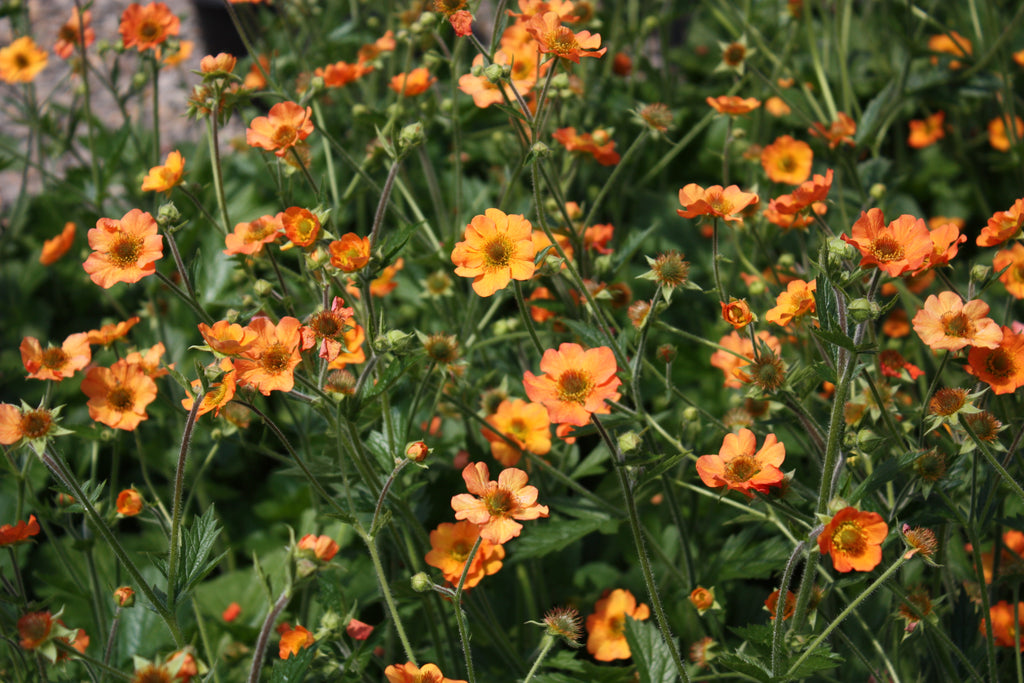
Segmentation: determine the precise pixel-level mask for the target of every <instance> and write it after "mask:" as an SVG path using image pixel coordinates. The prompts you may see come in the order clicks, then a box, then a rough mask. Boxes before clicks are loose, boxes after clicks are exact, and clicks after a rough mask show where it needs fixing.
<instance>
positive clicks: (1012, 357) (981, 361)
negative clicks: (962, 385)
mask: <svg viewBox="0 0 1024 683" xmlns="http://www.w3.org/2000/svg"><path fill="white" fill-rule="evenodd" d="M1002 330H1003V338H1002V340H1000V342H999V345H998V346H996V347H994V348H984V347H981V346H975V347H973V348H972V349H971V350H970V352H968V354H967V366H966V367H965V368H964V369H965V370H967V372H969V373H971V374H972V375H974V376H975V377H977V378H978V379H980V380H981V381H982V382H985V383H986V384H988V385H989V386H990V387H992V392H993V393H995V394H1012V393H1013V392H1015V391H1017V389H1019V388H1020V387H1022V386H1024V333H1015V332H1014V331H1013V329H1012V328H1009V327H1003V328H1002Z"/></svg>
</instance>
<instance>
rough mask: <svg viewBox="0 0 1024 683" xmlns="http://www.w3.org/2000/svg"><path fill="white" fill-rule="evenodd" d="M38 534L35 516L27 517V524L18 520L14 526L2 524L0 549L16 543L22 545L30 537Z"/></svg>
mask: <svg viewBox="0 0 1024 683" xmlns="http://www.w3.org/2000/svg"><path fill="white" fill-rule="evenodd" d="M38 533H39V522H37V521H36V516H35V515H29V516H28V522H23V521H20V520H19V521H18V523H17V524H15V525H14V526H11V525H10V524H4V525H3V526H0V548H2V547H4V546H8V545H15V544H17V543H23V542H25V541H27V540H28V539H29V537H30V536H35V535H37V534H38Z"/></svg>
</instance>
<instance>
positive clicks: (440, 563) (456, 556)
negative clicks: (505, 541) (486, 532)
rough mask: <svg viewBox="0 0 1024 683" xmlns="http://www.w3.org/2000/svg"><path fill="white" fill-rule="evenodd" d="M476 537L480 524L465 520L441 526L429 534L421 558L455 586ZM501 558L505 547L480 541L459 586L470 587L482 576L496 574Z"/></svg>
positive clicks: (460, 576) (478, 535) (503, 555)
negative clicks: (426, 548)
mask: <svg viewBox="0 0 1024 683" xmlns="http://www.w3.org/2000/svg"><path fill="white" fill-rule="evenodd" d="M479 537H480V525H479V524H473V523H472V522H468V521H461V522H456V523H455V524H448V523H444V524H440V525H438V527H437V528H436V529H434V530H433V531H431V532H430V552H428V553H427V555H426V557H425V558H423V559H424V561H425V562H426V563H427V564H429V565H430V566H431V567H436V568H437V569H440V570H441V573H442V574H444V580H445V581H447V582H448V583H450V584H452V585H453V586H457V585H458V583H459V579H460V578H462V572H463V571H464V570H465V568H466V560H468V559H469V552H470V551H471V550H472V549H473V545H474V544H475V543H476V540H477V538H479ZM504 559H505V548H504V547H502V546H501V545H497V544H495V543H491V542H490V541H485V540H481V541H480V547H479V548H478V549H477V552H476V555H475V556H474V557H473V562H472V563H471V564H470V565H469V571H467V572H466V581H465V583H463V584H462V587H463V588H472V587H473V586H475V585H477V584H478V583H480V581H481V580H483V578H484V577H485V576H490V575H491V574H496V573H497V572H498V570H499V569H501V565H502V560H504Z"/></svg>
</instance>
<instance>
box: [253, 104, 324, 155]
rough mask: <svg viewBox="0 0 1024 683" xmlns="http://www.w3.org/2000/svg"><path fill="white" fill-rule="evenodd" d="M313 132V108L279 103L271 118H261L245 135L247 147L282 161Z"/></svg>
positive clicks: (275, 106) (254, 120)
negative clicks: (265, 151) (255, 148)
mask: <svg viewBox="0 0 1024 683" xmlns="http://www.w3.org/2000/svg"><path fill="white" fill-rule="evenodd" d="M312 132H313V108H312V107H306V108H302V107H300V106H299V105H297V104H296V103H294V102H287V101H286V102H278V103H277V104H275V105H274V106H273V107H271V108H270V112H269V113H268V114H267V116H257V117H256V118H254V119H253V120H252V123H250V124H249V128H247V129H246V131H245V143H246V144H247V145H249V146H250V147H259V148H261V149H265V150H267V151H268V152H273V153H274V154H276V155H277V156H279V157H283V156H284V155H286V154H288V150H289V149H291V148H292V147H294V146H295V145H296V144H298V143H299V142H301V141H302V140H305V139H306V138H307V137H309V134H310V133H312Z"/></svg>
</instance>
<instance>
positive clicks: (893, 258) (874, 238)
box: [840, 209, 932, 277]
mask: <svg viewBox="0 0 1024 683" xmlns="http://www.w3.org/2000/svg"><path fill="white" fill-rule="evenodd" d="M850 232H851V233H852V236H851V237H847V236H846V235H845V234H843V235H840V237H842V239H843V241H844V242H846V243H847V244H852V245H853V246H855V247H857V249H858V250H859V251H860V253H861V260H860V266H861V267H864V266H875V267H877V268H878V269H879V270H881V271H883V272H884V273H886V274H887V275H889V276H890V277H899V276H900V275H902V274H904V273H907V272H910V271H914V270H917V269H918V268H920V267H921V266H922V265H924V262H925V259H927V258H928V256H929V255H930V254H931V253H932V240H931V237H930V235H929V233H928V227H927V226H926V225H925V223H924V221H923V220H922V219H920V218H915V217H914V216H910V215H906V214H904V215H902V216H900V217H899V218H897V219H896V220H894V221H892V222H891V223H889V225H888V226H886V225H885V219H884V218H883V217H882V211H881V209H871V210H869V211H868V212H867V213H861V215H860V218H858V219H857V221H856V222H855V223H854V224H853V229H852V230H851V231H850Z"/></svg>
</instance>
